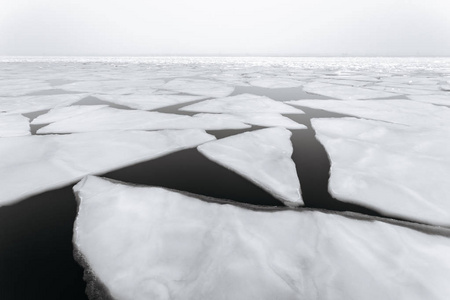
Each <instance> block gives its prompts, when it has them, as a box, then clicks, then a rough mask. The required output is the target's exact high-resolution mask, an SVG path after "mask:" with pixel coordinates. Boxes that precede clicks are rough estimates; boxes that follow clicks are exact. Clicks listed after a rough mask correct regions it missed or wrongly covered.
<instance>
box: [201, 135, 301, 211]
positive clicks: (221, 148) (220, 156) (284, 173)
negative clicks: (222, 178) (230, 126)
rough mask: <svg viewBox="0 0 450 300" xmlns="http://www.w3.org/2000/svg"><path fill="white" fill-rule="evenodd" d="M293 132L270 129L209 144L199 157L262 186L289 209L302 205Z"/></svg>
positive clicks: (202, 147) (202, 146)
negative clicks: (294, 158) (292, 157)
mask: <svg viewBox="0 0 450 300" xmlns="http://www.w3.org/2000/svg"><path fill="white" fill-rule="evenodd" d="M290 137H291V132H290V131H289V130H286V129H284V128H267V129H261V130H255V131H251V132H245V133H241V134H237V135H233V136H230V137H227V138H223V139H220V140H217V141H214V142H210V143H206V144H204V145H201V146H199V147H198V150H199V151H200V153H202V154H203V155H205V156H206V157H208V158H209V159H211V160H212V161H214V162H216V163H218V164H220V165H222V166H224V167H225V168H228V169H230V170H232V171H234V172H236V173H238V174H239V175H242V176H243V177H245V178H247V179H248V180H250V181H252V182H253V183H255V184H257V185H259V186H260V187H262V188H263V189H265V190H266V191H267V192H269V193H271V194H272V195H273V196H274V197H276V198H278V199H280V200H281V201H283V203H284V204H286V205H288V206H298V205H302V204H303V200H302V196H301V191H300V182H299V180H298V177H297V170H296V169H295V163H294V162H293V161H292V159H291V155H292V151H293V149H292V143H291V140H290Z"/></svg>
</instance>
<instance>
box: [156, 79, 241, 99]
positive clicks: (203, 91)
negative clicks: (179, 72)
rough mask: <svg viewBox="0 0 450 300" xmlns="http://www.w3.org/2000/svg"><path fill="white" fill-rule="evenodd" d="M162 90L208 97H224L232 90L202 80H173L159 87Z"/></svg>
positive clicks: (218, 83) (229, 87)
mask: <svg viewBox="0 0 450 300" xmlns="http://www.w3.org/2000/svg"><path fill="white" fill-rule="evenodd" d="M161 88H162V89H166V90H171V91H177V92H181V93H187V94H192V95H200V96H208V97H225V96H228V95H230V94H231V93H232V92H233V91H234V88H233V87H231V86H228V85H225V84H223V83H220V82H217V81H212V80H202V79H183V78H181V79H173V80H171V81H169V82H167V83H166V84H165V85H163V86H162V87H161Z"/></svg>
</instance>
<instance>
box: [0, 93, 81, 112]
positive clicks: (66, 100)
mask: <svg viewBox="0 0 450 300" xmlns="http://www.w3.org/2000/svg"><path fill="white" fill-rule="evenodd" d="M86 96H87V95H86V94H59V95H35V96H20V97H0V112H5V113H28V112H34V111H40V110H47V109H52V108H55V107H64V106H67V105H70V104H72V103H75V102H77V101H80V100H81V99H83V98H85V97H86Z"/></svg>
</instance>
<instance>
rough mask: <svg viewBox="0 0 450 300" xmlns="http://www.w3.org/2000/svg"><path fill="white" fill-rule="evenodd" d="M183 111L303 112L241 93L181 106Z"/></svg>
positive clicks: (281, 103) (265, 98) (276, 102)
mask: <svg viewBox="0 0 450 300" xmlns="http://www.w3.org/2000/svg"><path fill="white" fill-rule="evenodd" d="M180 110H183V111H195V112H209V113H280V114H303V113H304V112H303V111H301V110H300V109H297V108H294V107H292V106H289V105H286V104H284V103H283V102H279V101H275V100H273V99H270V98H268V97H265V96H258V95H253V94H240V95H236V96H230V97H225V98H218V99H211V100H205V101H202V102H199V103H194V104H191V105H188V106H185V107H182V108H180Z"/></svg>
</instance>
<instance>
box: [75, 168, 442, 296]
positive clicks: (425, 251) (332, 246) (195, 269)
mask: <svg viewBox="0 0 450 300" xmlns="http://www.w3.org/2000/svg"><path fill="white" fill-rule="evenodd" d="M74 191H75V193H76V195H77V198H78V202H79V209H78V216H77V218H76V221H75V224H74V231H73V234H74V237H73V242H74V246H75V248H76V249H77V251H78V253H79V254H78V257H79V259H80V261H82V264H83V265H84V266H85V267H88V268H89V270H91V274H92V275H94V276H95V278H93V279H95V282H100V283H102V284H103V286H104V287H106V289H107V291H108V292H109V293H110V295H111V296H112V298H114V299H117V300H128V299H133V300H135V299H169V298H170V299H174V300H177V299H235V300H248V299H261V300H273V299H342V300H344V299H370V300H372V299H373V300H379V299H404V300H406V299H407V300H412V299H415V300H421V299H429V300H438V299H442V300H447V298H448V295H449V294H450V285H449V284H448V277H447V275H448V274H449V273H450V258H449V253H450V239H449V238H448V237H445V236H439V235H432V234H426V233H423V232H420V231H416V230H413V229H410V228H407V227H404V226H399V225H393V224H388V223H384V222H381V221H377V220H371V221H369V220H367V219H366V220H361V219H357V218H352V217H345V216H342V215H337V214H326V213H323V212H318V211H311V210H308V211H306V210H305V211H296V210H289V209H287V210H280V211H273V210H265V211H258V210H251V209H246V208H243V207H239V206H235V205H224V204H220V202H218V203H214V202H207V201H204V200H200V199H198V198H195V197H194V196H187V195H184V194H182V193H179V192H174V191H170V190H167V189H163V188H158V187H134V186H130V185H126V184H121V183H113V182H111V181H108V180H104V179H101V178H98V177H93V176H89V177H86V178H85V179H83V180H82V181H81V182H79V183H78V184H77V185H76V186H75V187H74ZM253 209H255V208H253Z"/></svg>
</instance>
